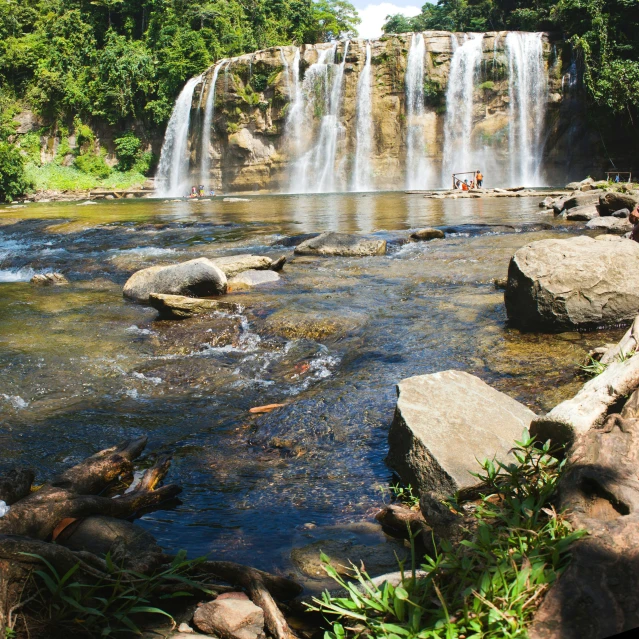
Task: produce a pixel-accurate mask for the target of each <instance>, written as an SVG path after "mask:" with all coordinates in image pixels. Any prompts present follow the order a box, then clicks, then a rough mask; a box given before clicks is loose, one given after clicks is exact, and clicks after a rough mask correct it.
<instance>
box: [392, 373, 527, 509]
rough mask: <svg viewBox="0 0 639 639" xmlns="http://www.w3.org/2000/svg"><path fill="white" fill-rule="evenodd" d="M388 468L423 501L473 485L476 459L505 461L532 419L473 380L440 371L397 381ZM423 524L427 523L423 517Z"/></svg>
mask: <svg viewBox="0 0 639 639" xmlns="http://www.w3.org/2000/svg"><path fill="white" fill-rule="evenodd" d="M397 391H398V399H397V407H396V409H395V417H394V419H393V423H392V425H391V428H390V432H389V434H388V442H389V446H390V449H389V454H388V463H389V464H390V466H391V467H392V468H393V469H394V470H396V471H397V473H398V474H399V476H400V477H401V478H402V481H403V482H404V483H406V484H410V485H411V486H413V487H414V488H416V489H417V490H418V492H419V493H420V494H421V495H422V496H423V495H424V494H431V495H434V496H445V495H451V494H453V493H455V492H456V491H458V490H462V489H468V488H472V487H474V486H476V485H477V484H478V480H477V479H476V478H475V477H473V476H472V475H471V473H476V472H477V471H478V470H479V465H478V463H477V460H479V461H483V460H484V459H494V458H497V459H498V460H500V461H505V460H506V459H507V458H508V456H509V451H510V449H511V448H512V446H513V442H514V441H515V440H516V439H518V438H519V437H521V434H522V432H523V430H524V429H525V428H528V426H529V424H530V422H531V421H532V420H533V419H534V417H535V414H534V413H533V412H532V411H531V410H529V409H528V408H526V407H525V406H524V405H523V404H520V403H519V402H517V401H516V400H514V399H512V398H511V397H508V395H505V394H504V393H500V392H499V391H497V390H495V389H494V388H491V387H490V386H488V384H486V383H485V382H483V381H482V380H480V379H479V378H478V377H475V376H474V375H469V374H468V373H464V372H462V371H454V370H449V371H444V372H440V373H434V374H432V375H418V376H416V377H409V378H408V379H404V380H402V381H401V382H400V383H399V384H398V386H397ZM427 521H428V518H427Z"/></svg>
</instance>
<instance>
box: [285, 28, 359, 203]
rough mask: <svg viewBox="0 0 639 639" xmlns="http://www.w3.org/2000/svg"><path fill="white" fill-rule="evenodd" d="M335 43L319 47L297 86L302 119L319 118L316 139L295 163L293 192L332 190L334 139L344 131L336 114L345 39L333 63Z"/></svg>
mask: <svg viewBox="0 0 639 639" xmlns="http://www.w3.org/2000/svg"><path fill="white" fill-rule="evenodd" d="M337 46H338V43H337V42H335V43H334V44H333V46H332V47H331V48H330V49H323V50H321V51H320V52H319V54H318V60H317V62H316V63H315V64H312V65H311V66H310V67H309V68H308V70H307V71H306V74H305V76H304V81H303V83H302V87H301V94H302V95H301V99H302V100H303V105H302V107H301V109H302V114H303V122H304V123H308V122H312V121H313V118H314V116H316V115H320V116H321V121H320V126H319V132H318V134H317V140H316V142H315V143H314V144H313V145H312V146H311V148H310V149H309V150H308V151H306V152H305V153H304V154H303V155H302V157H301V158H299V159H298V160H297V162H296V163H295V166H294V169H293V173H292V175H293V179H292V181H291V184H290V191H291V192H293V193H330V192H333V191H335V190H336V181H335V175H336V172H337V171H336V167H335V159H336V156H337V145H338V141H339V138H340V137H341V136H342V135H343V131H344V127H343V126H342V124H341V123H340V121H339V116H340V113H341V106H342V93H343V80H344V67H345V65H346V56H347V55H348V46H349V42H348V40H346V41H345V42H344V53H343V57H342V61H341V63H340V64H336V63H335V60H336V55H337ZM301 128H302V127H301V126H300V129H301ZM300 137H301V131H300ZM297 139H298V140H299V139H300V138H299V137H298V138H297ZM299 146H300V147H301V143H300V144H299Z"/></svg>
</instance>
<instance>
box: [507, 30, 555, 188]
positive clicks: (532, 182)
mask: <svg viewBox="0 0 639 639" xmlns="http://www.w3.org/2000/svg"><path fill="white" fill-rule="evenodd" d="M541 38H542V34H541V33H520V32H511V33H509V34H508V35H507V36H506V51H507V54H508V72H509V76H508V77H509V80H508V96H509V99H510V107H509V108H510V127H509V155H510V181H511V182H512V183H517V184H522V185H525V186H540V185H541V184H542V179H541V160H542V151H543V148H542V146H543V145H542V139H543V137H542V130H543V126H544V118H545V115H546V104H547V93H548V79H547V77H546V69H545V66H544V58H543V44H542V39H541Z"/></svg>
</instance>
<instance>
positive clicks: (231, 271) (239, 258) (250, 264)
mask: <svg viewBox="0 0 639 639" xmlns="http://www.w3.org/2000/svg"><path fill="white" fill-rule="evenodd" d="M211 262H212V263H213V264H215V266H217V267H218V268H219V269H220V270H221V271H222V272H223V273H224V275H226V277H227V278H229V279H231V278H232V277H235V276H236V275H238V274H239V273H242V272H244V271H249V270H253V271H262V270H268V269H270V268H272V267H273V260H272V259H271V258H270V257H266V256H265V255H248V254H247V255H229V256H227V257H216V258H215V259H212V260H211Z"/></svg>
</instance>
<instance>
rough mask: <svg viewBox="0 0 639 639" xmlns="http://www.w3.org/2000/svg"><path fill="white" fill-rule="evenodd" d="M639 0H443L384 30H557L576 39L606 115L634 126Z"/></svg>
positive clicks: (602, 113) (589, 83)
mask: <svg viewBox="0 0 639 639" xmlns="http://www.w3.org/2000/svg"><path fill="white" fill-rule="evenodd" d="M638 27H639V2H638V1H637V0H534V1H531V0H439V1H438V2H437V4H430V3H426V4H425V5H424V6H423V7H422V12H421V13H420V14H419V15H418V16H415V17H414V18H406V17H405V16H402V15H394V16H389V18H388V20H387V22H386V24H385V26H384V31H385V32H386V33H405V32H408V31H426V30H429V29H442V30H446V31H501V30H506V29H507V30H520V31H557V32H560V33H562V34H563V35H564V37H565V38H566V40H567V41H569V42H570V43H572V45H573V46H574V51H575V53H576V56H577V59H578V62H579V63H580V64H581V65H582V66H583V71H584V81H585V84H586V88H587V90H588V92H589V94H590V97H591V98H592V100H593V102H594V104H595V105H597V106H598V107H600V112H599V115H600V116H601V117H603V118H606V117H609V116H610V115H611V114H621V115H623V117H624V118H625V119H626V120H627V121H628V123H629V124H632V125H633V127H634V119H635V118H636V117H637V114H638V113H639V110H638V109H637V95H639V28H638Z"/></svg>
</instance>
